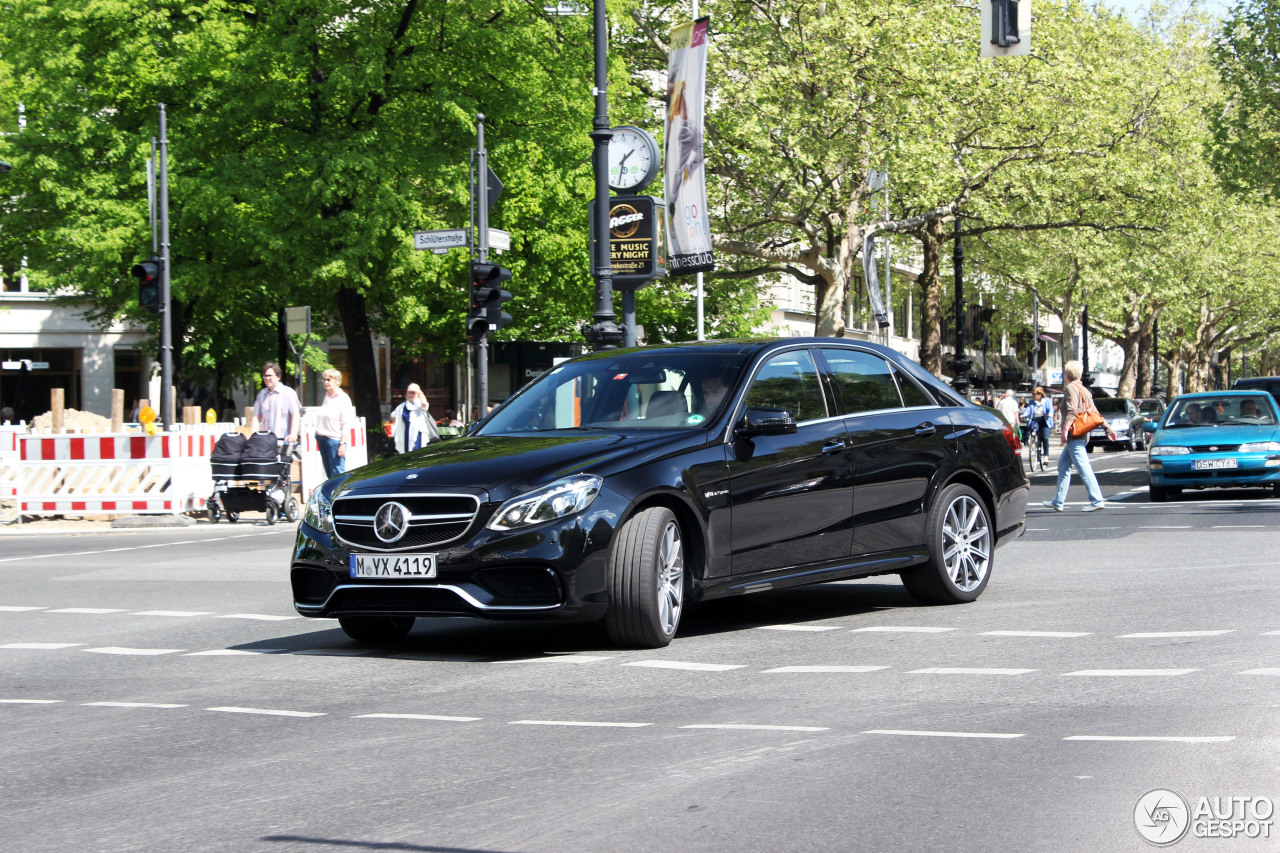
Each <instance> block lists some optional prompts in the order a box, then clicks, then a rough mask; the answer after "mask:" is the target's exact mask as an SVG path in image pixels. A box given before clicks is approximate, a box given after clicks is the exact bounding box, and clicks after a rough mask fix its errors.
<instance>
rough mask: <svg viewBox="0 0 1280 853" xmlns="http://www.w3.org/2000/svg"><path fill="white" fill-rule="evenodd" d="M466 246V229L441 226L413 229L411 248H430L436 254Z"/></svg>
mask: <svg viewBox="0 0 1280 853" xmlns="http://www.w3.org/2000/svg"><path fill="white" fill-rule="evenodd" d="M466 246H467V229H465V228H441V229H438V230H436V231H414V232H413V248H415V249H430V250H431V251H432V252H434V253H435V254H437V255H443V254H444V253H445V252H447V251H449V250H450V249H465V248H466Z"/></svg>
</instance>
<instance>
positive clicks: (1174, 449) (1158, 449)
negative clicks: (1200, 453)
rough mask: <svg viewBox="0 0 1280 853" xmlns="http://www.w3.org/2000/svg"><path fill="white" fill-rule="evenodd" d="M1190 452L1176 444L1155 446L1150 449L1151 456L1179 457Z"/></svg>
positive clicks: (1188, 449)
mask: <svg viewBox="0 0 1280 853" xmlns="http://www.w3.org/2000/svg"><path fill="white" fill-rule="evenodd" d="M1190 452H1191V449H1190V448H1188V447H1181V446H1179V445H1177V444H1157V445H1155V446H1153V447H1152V448H1151V455H1152V456H1181V455H1183V454H1184V453H1190Z"/></svg>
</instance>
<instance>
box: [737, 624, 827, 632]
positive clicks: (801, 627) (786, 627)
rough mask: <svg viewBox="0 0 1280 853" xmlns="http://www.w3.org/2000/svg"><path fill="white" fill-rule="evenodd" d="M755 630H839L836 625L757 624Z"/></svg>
mask: <svg viewBox="0 0 1280 853" xmlns="http://www.w3.org/2000/svg"><path fill="white" fill-rule="evenodd" d="M756 630H757V631H839V630H840V627H839V626H838V625H757V626H756Z"/></svg>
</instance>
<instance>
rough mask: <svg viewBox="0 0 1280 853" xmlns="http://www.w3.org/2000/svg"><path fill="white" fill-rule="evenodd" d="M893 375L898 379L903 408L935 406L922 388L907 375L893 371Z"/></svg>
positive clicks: (899, 371)
mask: <svg viewBox="0 0 1280 853" xmlns="http://www.w3.org/2000/svg"><path fill="white" fill-rule="evenodd" d="M893 373H894V375H895V376H897V377H898V390H899V391H901V392H902V405H904V406H936V405H938V404H937V403H935V402H934V401H933V398H932V397H930V396H929V395H928V394H927V393H926V392H925V390H924V389H923V388H921V387H920V386H919V385H917V384H916V383H915V380H914V379H912V378H911V377H910V376H908V375H907V374H905V373H903V372H902V371H901V370H894V371H893Z"/></svg>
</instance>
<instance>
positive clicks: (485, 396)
mask: <svg viewBox="0 0 1280 853" xmlns="http://www.w3.org/2000/svg"><path fill="white" fill-rule="evenodd" d="M476 157H477V160H478V164H477V166H476V176H477V177H476V194H477V196H478V197H477V199H476V223H475V229H474V230H473V231H472V233H473V234H474V235H475V240H474V244H475V247H476V258H477V260H479V262H480V263H482V264H487V263H488V262H489V181H488V175H489V154H488V152H486V151H485V150H484V113H476ZM474 286H475V283H474V282H471V283H470V284H469V285H468V287H469V288H474ZM470 295H471V294H470V290H468V297H470ZM476 385H477V386H478V393H479V395H480V407H479V409H478V410H477V411H478V412H479V414H480V417H482V418H483V417H484V416H485V415H487V414H488V413H489V336H488V335H487V334H484V335H481V336H480V339H479V340H478V341H476Z"/></svg>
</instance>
